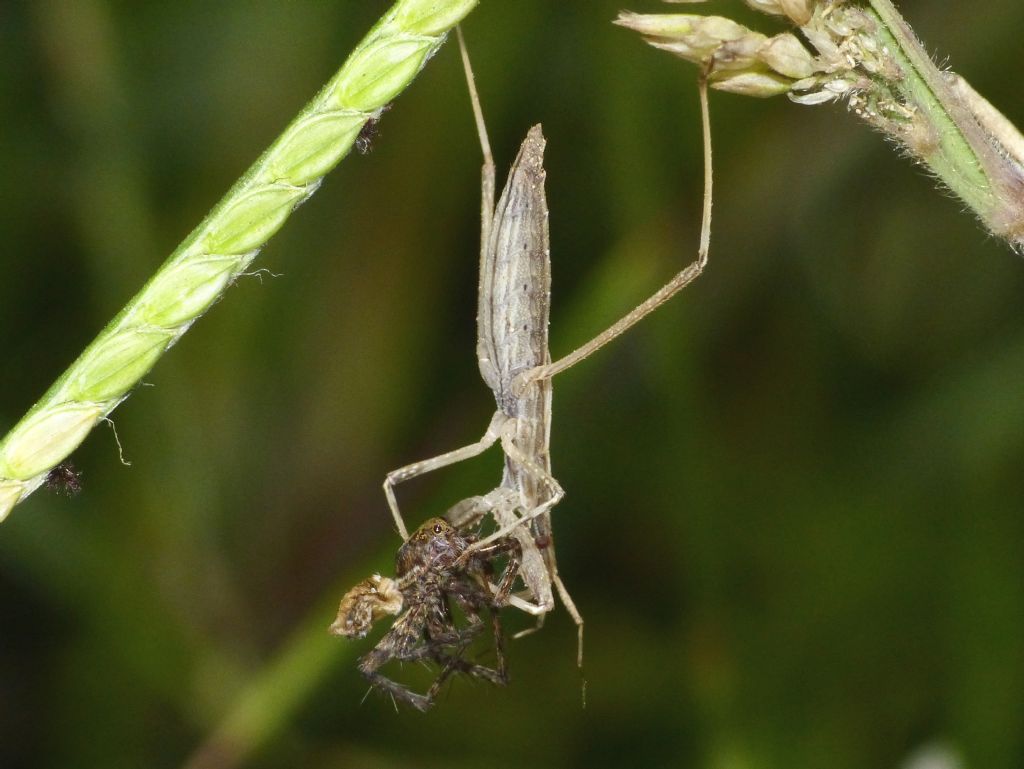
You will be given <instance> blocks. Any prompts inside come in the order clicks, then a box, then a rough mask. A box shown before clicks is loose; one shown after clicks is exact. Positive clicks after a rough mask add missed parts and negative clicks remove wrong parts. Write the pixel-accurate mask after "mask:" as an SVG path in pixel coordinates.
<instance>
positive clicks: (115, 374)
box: [0, 0, 479, 521]
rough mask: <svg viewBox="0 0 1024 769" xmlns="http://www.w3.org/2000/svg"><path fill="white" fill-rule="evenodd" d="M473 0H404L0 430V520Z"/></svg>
mask: <svg viewBox="0 0 1024 769" xmlns="http://www.w3.org/2000/svg"><path fill="white" fill-rule="evenodd" d="M478 3H479V0H399V2H397V3H395V5H393V6H392V7H391V9H390V10H389V11H388V12H387V13H386V14H385V15H384V16H383V17H382V18H381V19H380V20H379V21H378V22H377V24H376V25H375V26H374V27H373V28H372V29H371V30H370V32H369V33H368V34H367V35H366V37H365V38H363V40H362V41H361V42H360V43H359V45H357V46H356V48H355V50H353V51H352V53H351V54H350V55H349V57H348V59H347V60H346V61H345V63H344V65H342V67H341V69H340V70H339V71H338V72H337V74H336V75H335V76H334V77H333V78H332V79H331V80H330V81H328V83H327V84H326V85H325V86H324V87H323V88H322V89H321V90H320V92H319V93H318V94H317V95H316V96H315V97H314V98H313V100H312V101H311V102H310V103H309V104H307V105H306V107H305V108H303V110H302V111H301V112H300V113H299V115H298V116H297V117H296V118H295V119H294V120H293V121H292V122H291V124H290V125H288V127H287V128H286V129H285V130H284V132H283V133H282V134H281V135H280V136H279V137H278V138H277V140H275V141H274V143H273V144H271V146H270V147H269V148H268V149H267V150H266V151H265V152H264V153H263V154H262V155H261V156H260V158H259V159H258V160H257V161H256V162H255V163H254V164H253V165H252V167H250V168H249V170H248V171H246V172H245V174H244V175H243V176H242V178H241V179H239V180H238V181H237V182H236V183H235V185H234V186H233V187H232V188H231V189H230V190H229V191H228V193H227V195H225V196H224V198H223V199H221V201H220V202H219V203H217V205H216V206H214V208H213V210H212V211H211V212H210V213H209V214H208V215H207V217H206V218H205V219H204V220H203V221H202V223H201V224H200V225H199V226H198V227H197V228H196V229H195V230H193V231H192V233H191V234H189V236H188V237H187V238H185V240H184V241H183V242H182V243H181V245H179V246H178V248H177V249H175V251H174V253H172V254H171V256H170V257H169V258H168V259H167V261H166V262H164V264H163V265H162V266H161V267H160V269H159V271H158V272H157V273H156V274H155V275H154V276H153V277H152V278H151V279H150V280H149V282H147V283H146V285H145V286H143V288H142V290H141V291H140V292H139V293H138V294H136V295H135V297H134V298H132V299H131V301H129V302H128V304H126V305H125V306H124V308H123V309H122V310H121V311H120V312H119V313H118V315H117V316H116V317H115V318H114V319H113V320H112V321H111V322H110V323H109V324H108V325H107V327H106V328H104V329H103V331H101V332H100V334H99V336H97V337H96V339H95V340H94V341H93V342H92V343H91V344H90V345H89V346H88V347H87V348H86V349H85V351H84V352H83V353H82V354H81V356H79V358H78V360H76V361H75V362H74V363H73V364H71V366H70V367H69V368H68V369H67V371H65V372H64V373H63V374H62V375H61V376H60V378H59V379H57V381H56V382H54V384H53V385H52V386H51V387H50V389H49V390H47V392H46V394H45V395H43V397H42V398H41V399H40V400H39V401H38V402H37V403H36V404H35V405H34V406H33V407H32V408H31V409H30V410H29V411H28V413H27V414H25V416H24V417H23V418H22V419H21V420H20V421H19V422H18V423H17V424H16V425H15V426H14V428H13V429H12V430H11V431H10V432H9V433H8V434H7V435H6V436H5V437H4V439H3V440H2V441H0V521H2V520H3V519H4V518H6V516H7V515H8V514H9V513H10V511H11V510H12V509H13V508H14V506H15V505H17V504H18V503H19V502H21V501H23V500H24V499H25V498H26V497H27V496H28V495H29V494H31V493H32V492H33V491H34V490H35V489H36V488H38V487H39V486H40V485H41V484H42V483H43V482H44V481H45V479H46V476H47V473H48V472H49V471H50V470H51V469H52V468H53V467H55V466H56V465H58V464H59V463H60V462H62V461H64V459H66V458H67V457H68V456H69V455H70V454H71V452H73V451H74V450H75V449H76V448H77V447H78V446H79V445H80V444H81V443H82V441H83V440H85V438H86V436H87V435H88V434H89V432H90V431H91V430H92V429H93V427H95V426H96V425H97V424H98V423H99V422H100V421H101V420H103V419H105V418H106V417H107V415H108V414H110V412H111V411H113V410H114V409H115V408H116V407H117V406H118V405H119V404H120V403H121V402H122V401H123V400H124V399H125V398H127V397H128V395H129V394H130V391H131V389H132V388H133V387H135V386H136V385H137V384H138V383H139V381H140V380H141V379H142V377H143V376H145V374H146V373H147V372H148V371H149V370H150V369H151V368H152V367H153V365H154V364H155V363H156V362H157V360H158V359H159V358H160V356H161V355H163V354H164V353H165V352H166V351H167V350H168V349H170V347H171V346H173V345H174V343H175V342H177V341H178V339H179V338H181V336H182V335H183V334H184V333H185V332H186V331H188V329H189V328H190V327H191V326H192V324H193V323H194V322H195V321H196V320H197V319H198V318H199V317H200V316H201V315H202V314H203V313H205V312H206V311H207V310H208V309H209V308H210V306H211V305H212V304H213V303H214V302H215V301H216V300H217V299H218V298H219V297H220V296H221V294H223V293H224V292H225V291H226V290H227V288H228V287H229V286H230V285H231V284H232V283H233V282H234V281H235V279H236V278H237V277H238V276H239V275H240V274H242V273H244V272H245V271H246V270H247V269H248V267H249V265H250V264H251V263H252V261H253V259H255V258H256V255H257V254H258V253H259V251H260V249H261V248H262V247H263V245H264V244H265V243H266V242H267V240H269V239H270V237H271V236H272V235H273V234H274V233H276V232H277V231H278V230H279V229H280V228H281V226H282V225H283V224H284V222H285V220H286V219H287V218H288V216H289V215H290V214H291V213H292V211H294V210H295V209H296V208H297V207H298V206H299V205H301V204H302V203H303V202H304V201H305V200H306V199H308V198H309V197H310V196H311V195H312V194H313V193H314V192H315V191H316V189H317V187H319V185H320V182H321V180H322V177H323V176H324V174H326V173H327V172H328V171H330V170H331V169H332V168H334V166H335V165H337V164H338V162H339V161H340V160H341V158H343V157H344V156H345V155H346V154H348V152H349V150H350V149H351V147H352V145H353V143H354V142H355V140H356V138H357V137H358V135H359V132H360V130H361V129H362V127H363V125H364V124H365V123H366V121H367V120H369V119H371V118H375V117H377V116H379V114H380V112H381V110H382V109H383V108H384V107H385V106H386V105H387V104H388V103H389V102H391V101H392V100H393V99H394V98H395V97H396V96H398V94H399V93H401V92H402V90H403V89H405V87H406V86H407V85H409V83H411V82H412V80H413V79H414V78H415V77H416V75H417V74H418V73H419V72H420V70H421V69H422V68H423V67H424V65H425V64H426V62H427V61H428V60H429V59H430V57H431V56H432V55H433V54H434V53H435V52H436V51H437V49H438V48H439V47H440V46H441V44H442V43H443V42H444V39H445V36H446V35H447V33H448V32H449V31H450V30H451V28H452V27H454V26H455V25H456V24H458V23H459V22H460V21H461V20H462V19H463V18H464V17H465V16H466V15H467V14H468V13H469V12H470V11H472V10H473V8H475V7H476V5H477V4H478Z"/></svg>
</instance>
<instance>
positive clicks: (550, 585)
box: [384, 29, 712, 666]
mask: <svg viewBox="0 0 1024 769" xmlns="http://www.w3.org/2000/svg"><path fill="white" fill-rule="evenodd" d="M458 37H459V45H460V49H461V52H462V61H463V66H464V69H465V72H466V80H467V83H468V86H469V93H470V98H471V101H472V106H473V114H474V117H475V120H476V124H477V133H478V135H479V138H480V145H481V149H482V151H483V156H484V164H483V169H482V173H481V175H482V201H481V244H480V286H479V296H478V314H477V362H478V364H479V367H480V374H481V376H482V377H483V379H484V382H486V383H487V385H488V387H490V388H491V391H492V392H493V393H494V397H495V401H496V403H497V407H498V408H497V410H496V411H495V413H494V416H493V417H492V419H491V422H490V424H489V425H488V427H487V431H486V432H485V433H484V435H483V437H482V438H481V439H480V440H478V441H476V442H474V443H471V444H469V445H467V446H463V447H462V448H459V449H455V450H454V451H449V452H447V453H445V454H441V455H440V456H436V457H432V458H430V459H425V460H422V461H419V462H415V463H413V464H410V465H406V466H405V467H401V468H399V469H397V470H393V471H392V472H390V473H388V475H387V477H386V478H385V480H384V493H385V496H386V497H387V501H388V506H389V507H390V509H391V514H392V516H393V517H394V520H395V525H396V526H397V527H398V531H399V533H400V534H401V535H402V537H403V539H406V540H408V535H407V529H406V526H405V522H404V520H403V519H402V515H401V513H400V512H399V508H398V501H397V499H396V497H395V486H396V485H397V484H399V483H401V482H403V481H407V480H409V479H410V478H414V477H416V476H419V475H422V474H424V473H427V472H431V471H433V470H438V469H440V468H442V467H447V466H448V465H452V464H455V463H456V462H461V461H463V460H466V459H469V458H471V457H475V456H477V455H478V454H481V453H483V452H484V451H486V450H487V449H488V448H489V447H491V446H492V445H494V444H495V443H498V442H500V443H501V447H502V451H503V452H504V458H505V467H504V472H503V475H502V480H501V485H499V486H498V487H497V488H496V489H494V490H493V491H491V492H490V493H488V494H486V495H484V496H482V497H471V498H469V499H466V500H463V501H462V502H459V503H458V504H456V505H455V506H454V507H452V508H451V509H450V510H449V511H448V513H447V514H446V515H447V518H448V519H449V520H450V521H451V523H452V524H453V525H455V526H456V527H459V528H463V527H465V526H467V525H468V524H470V523H472V522H473V521H476V520H479V519H481V518H483V517H484V516H486V515H488V514H489V515H490V516H491V518H492V519H493V522H494V525H495V531H493V533H491V534H490V535H489V536H486V537H484V538H482V539H480V540H479V541H477V542H475V543H473V544H471V545H470V546H469V547H468V548H467V549H466V551H465V552H464V553H463V555H462V556H461V557H460V558H461V559H462V560H463V561H465V559H468V558H471V557H472V556H473V554H474V553H476V552H478V551H479V550H481V549H482V548H486V547H487V546H489V545H491V544H492V543H495V542H498V541H502V540H504V539H505V538H507V537H509V536H512V537H515V539H516V540H518V542H519V544H520V547H521V550H522V565H521V569H520V576H521V578H522V581H523V584H524V585H525V590H523V591H521V592H519V593H516V594H513V595H510V596H509V604H510V605H513V606H515V607H517V608H519V609H522V610H524V611H526V612H528V613H530V614H533V615H534V616H536V617H537V625H536V627H540V626H541V625H542V624H543V620H544V616H545V615H546V614H547V612H549V611H551V609H552V608H554V596H553V589H554V591H557V592H558V594H559V596H560V597H561V599H562V602H563V603H564V604H565V607H566V610H567V611H568V612H569V614H570V616H571V617H572V618H573V620H574V622H575V623H576V625H577V628H578V635H579V647H578V653H577V662H578V664H579V665H580V666H582V663H583V618H582V617H581V615H580V613H579V611H578V610H577V609H576V606H575V604H574V603H573V601H572V598H571V597H570V595H569V593H568V591H567V590H566V588H565V585H564V584H563V582H562V580H561V577H559V575H558V569H557V565H556V561H555V549H554V540H553V536H552V529H551V515H550V511H551V508H552V507H554V505H555V504H557V503H558V501H559V500H560V499H561V498H562V496H563V494H564V492H563V490H562V488H561V486H560V485H559V484H558V481H556V480H555V478H554V476H553V475H552V474H551V460H550V456H549V449H548V447H549V439H550V431H551V378H552V377H553V376H554V375H555V374H558V373H560V372H562V371H564V370H565V369H567V368H570V367H571V366H574V365H575V364H576V363H579V362H580V361H581V360H583V359H584V358H586V357H588V356H589V355H591V354H592V353H594V352H595V351H596V350H598V349H599V348H601V347H603V346H604V345H605V344H607V343H608V342H610V341H611V340H612V339H614V338H615V337H617V336H619V335H620V334H622V333H624V332H625V331H627V330H628V329H629V328H631V327H632V326H633V325H634V324H635V323H637V322H638V321H640V320H641V319H642V318H644V317H645V316H647V315H648V314H649V313H651V312H652V311H653V310H655V309H657V308H658V307H659V306H660V305H662V304H663V303H664V302H666V301H668V299H670V298H671V297H672V296H674V295H675V294H676V293H677V292H678V291H680V290H681V289H682V288H684V287H685V286H687V285H688V284H689V283H691V282H692V281H693V280H695V279H696V278H697V277H698V276H699V275H700V274H701V272H702V271H703V269H704V266H705V265H706V264H707V257H708V248H709V243H710V234H711V193H712V169H711V128H710V119H709V116H708V102H707V86H706V82H705V79H704V78H701V80H700V84H699V85H700V87H699V93H700V104H701V118H702V129H703V140H704V204H703V214H702V219H701V236H700V246H699V249H698V252H697V258H696V260H695V261H694V262H693V263H691V264H690V265H688V266H687V267H685V268H684V269H683V270H682V271H680V272H679V273H677V274H676V275H675V276H674V277H673V278H672V279H671V280H670V281H669V282H668V283H666V284H665V285H664V286H663V287H662V288H660V289H659V290H658V291H657V292H655V293H654V294H653V295H652V296H650V297H649V298H648V299H647V300H645V301H644V302H642V303H641V304H639V305H638V306H637V307H636V308H635V309H633V310H632V311H631V312H629V313H628V314H627V315H625V316H623V317H622V318H621V319H619V320H618V321H616V322H615V323H614V324H612V325H611V326H610V327H609V328H608V329H606V330H605V331H603V332H602V333H600V334H598V335H597V336H595V337H594V338H593V339H591V340H590V341H589V342H587V343H586V344H584V345H583V346H581V347H580V348H578V349H577V350H575V351H574V352H572V353H570V354H569V355H566V356H565V357H563V358H560V359H559V360H557V361H554V362H552V361H551V356H550V353H549V352H548V346H547V330H548V314H549V312H548V311H549V296H550V281H551V270H550V247H549V241H548V208H547V202H546V199H545V195H544V176H545V172H544V167H543V152H544V137H543V134H542V132H541V128H540V126H539V125H537V126H534V127H533V128H532V129H530V132H529V134H528V135H527V137H526V140H525V141H524V142H523V145H522V147H521V149H520V151H519V155H518V157H517V158H516V160H515V162H514V163H513V164H512V169H511V171H510V173H509V179H508V182H507V184H506V186H505V189H504V191H503V192H502V194H501V198H500V200H499V201H498V203H497V206H495V204H494V177H495V167H494V159H493V157H492V155H491V150H490V143H489V142H488V139H487V130H486V128H485V126H484V120H483V113H482V111H481V108H480V100H479V97H478V95H477V91H476V86H475V82H474V78H473V73H472V68H471V67H470V63H469V56H468V54H467V52H466V47H465V42H464V40H463V37H462V30H461V29H459V30H458ZM527 632H529V631H527Z"/></svg>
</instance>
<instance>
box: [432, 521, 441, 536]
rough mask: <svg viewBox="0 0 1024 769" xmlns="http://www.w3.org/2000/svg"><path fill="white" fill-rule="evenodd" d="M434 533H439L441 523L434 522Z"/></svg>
mask: <svg viewBox="0 0 1024 769" xmlns="http://www.w3.org/2000/svg"><path fill="white" fill-rule="evenodd" d="M434 533H435V534H440V533H441V524H439V523H435V524H434Z"/></svg>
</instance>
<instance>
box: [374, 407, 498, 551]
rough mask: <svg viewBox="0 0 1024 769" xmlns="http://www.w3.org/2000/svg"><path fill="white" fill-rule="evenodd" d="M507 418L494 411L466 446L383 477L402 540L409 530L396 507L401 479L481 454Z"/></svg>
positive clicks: (407, 537) (491, 444)
mask: <svg viewBox="0 0 1024 769" xmlns="http://www.w3.org/2000/svg"><path fill="white" fill-rule="evenodd" d="M507 420H508V417H506V416H505V415H504V414H503V413H501V411H496V412H495V413H494V416H493V417H491V423H490V424H489V425H488V426H487V431H486V432H485V433H484V435H483V437H482V438H481V439H480V440H478V441H476V442H475V443H471V444H469V445H468V446H463V447H462V448H459V449H455V450H454V451H449V452H446V453H444V454H441V455H439V456H436V457H431V458H430V459H423V460H421V461H419V462H414V463H412V464H411V465H406V466H405V467H400V468H398V469H397V470H392V471H391V472H390V473H388V474H387V477H385V478H384V496H386V497H387V500H388V507H389V508H391V515H392V516H393V517H394V519H395V525H396V526H397V527H398V532H399V534H401V535H402V539H403V540H407V539H409V532H408V530H407V529H406V527H405V521H404V520H403V519H402V513H401V512H400V511H399V509H398V499H397V498H396V497H395V486H397V485H398V484H399V483H402V482H403V481H407V480H409V479H410V478H415V477H416V476H418V475H423V474H424V473H429V472H433V471H434V470H439V469H441V468H442V467H448V466H449V465H454V464H456V463H457V462H462V461H463V460H466V459H471V458H472V457H475V456H478V455H479V454H482V453H483V452H485V451H486V450H487V449H489V448H490V447H491V446H493V445H494V444H495V443H496V442H497V441H498V439H499V438H500V437H501V430H502V426H503V425H504V423H505V422H506V421H507Z"/></svg>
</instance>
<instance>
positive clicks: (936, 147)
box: [869, 0, 1024, 249]
mask: <svg viewBox="0 0 1024 769" xmlns="http://www.w3.org/2000/svg"><path fill="white" fill-rule="evenodd" d="M869 1H870V5H871V13H872V15H873V16H874V18H875V20H876V21H877V23H878V27H879V32H878V37H879V38H880V42H881V43H882V44H883V45H884V46H886V48H887V49H888V52H889V55H890V56H892V57H893V58H894V59H895V60H896V62H897V64H898V65H899V68H900V70H901V72H902V76H901V77H899V78H896V79H892V80H890V81H889V84H890V85H891V87H892V88H894V89H895V90H896V91H897V93H898V94H899V96H900V97H901V98H902V99H903V100H905V101H906V102H907V103H909V104H911V105H914V107H916V109H917V110H918V112H919V114H920V115H921V116H922V118H923V122H924V125H925V126H926V128H927V130H926V131H925V132H922V133H923V136H921V135H920V134H919V136H920V138H919V139H918V140H916V141H915V140H914V139H909V140H908V141H907V144H908V146H909V148H910V149H911V151H913V152H914V153H915V154H918V155H919V156H920V157H921V160H922V161H923V162H924V163H925V164H926V165H927V166H928V167H929V168H930V169H931V170H932V171H933V172H934V173H935V174H936V176H938V177H939V178H940V179H941V180H942V182H943V183H944V184H945V185H946V186H947V187H949V189H950V190H951V191H952V192H953V193H954V194H956V195H957V196H958V197H960V199H961V200H963V201H964V202H965V203H967V205H968V206H970V207H971V209H972V210H973V211H974V212H975V213H976V214H977V215H978V217H979V218H980V219H981V220H982V222H984V223H985V225H986V226H987V227H988V228H989V229H990V230H991V231H992V232H993V233H995V234H996V235H1000V236H1002V237H1005V238H1006V239H1007V240H1009V241H1010V243H1011V244H1012V245H1013V246H1014V247H1015V248H1017V249H1020V248H1021V247H1022V245H1024V169H1022V168H1021V165H1020V162H1019V160H1018V159H1017V158H1014V157H1013V155H1012V152H1010V151H1008V148H1007V147H1005V146H1004V145H1003V142H1001V141H1000V140H999V129H996V127H995V126H993V125H990V124H991V123H992V119H991V118H990V117H988V116H987V115H986V114H985V113H983V112H981V111H980V110H979V109H977V105H976V104H971V103H969V102H967V101H965V100H964V98H962V96H961V95H958V94H957V92H956V91H955V90H954V86H953V84H954V83H955V80H953V79H951V78H950V77H949V76H947V75H945V74H944V73H942V72H941V71H940V70H939V68H938V67H936V66H935V64H934V62H932V60H931V57H930V56H928V53H927V52H926V51H925V50H924V47H923V46H922V45H921V43H920V41H918V39H917V37H916V36H915V35H914V32H913V30H912V29H911V28H910V25H909V24H907V22H906V21H905V20H904V19H903V17H902V16H900V14H899V12H898V11H897V10H896V8H895V7H894V6H893V4H892V3H891V2H890V0H869ZM997 114H998V113H997ZM1000 117H1001V116H1000ZM911 135H913V132H912V134H911ZM1018 136H1019V133H1018Z"/></svg>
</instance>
